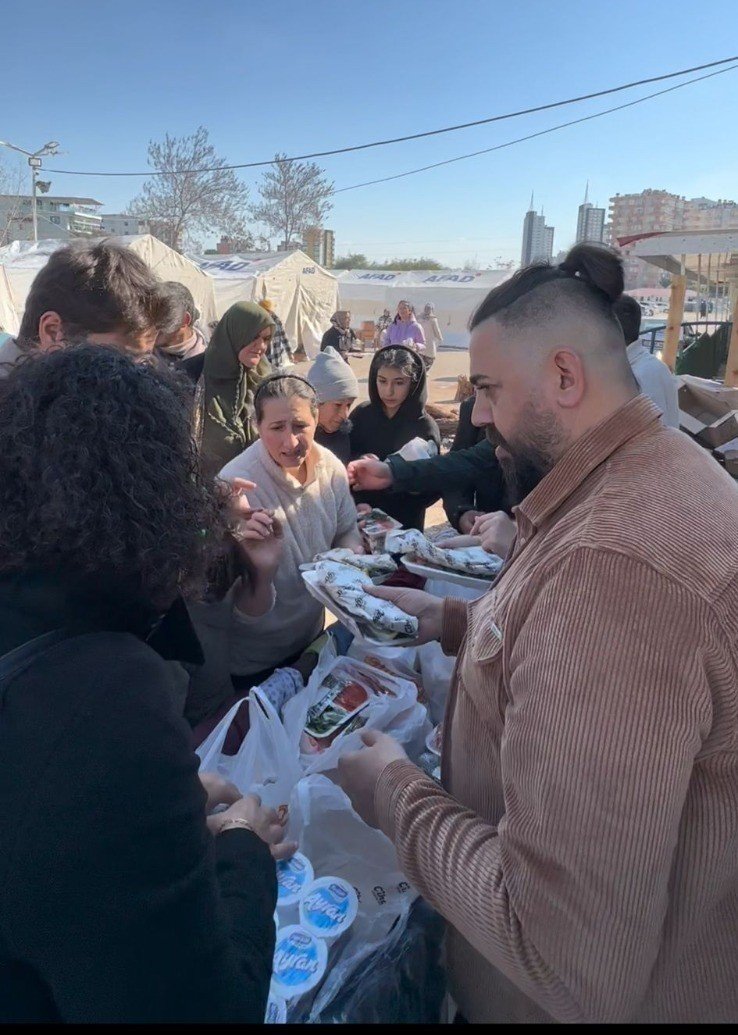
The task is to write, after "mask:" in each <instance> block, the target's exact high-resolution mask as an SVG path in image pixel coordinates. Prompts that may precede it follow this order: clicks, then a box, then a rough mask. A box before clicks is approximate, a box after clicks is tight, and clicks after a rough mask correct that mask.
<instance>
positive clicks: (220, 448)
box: [202, 302, 274, 474]
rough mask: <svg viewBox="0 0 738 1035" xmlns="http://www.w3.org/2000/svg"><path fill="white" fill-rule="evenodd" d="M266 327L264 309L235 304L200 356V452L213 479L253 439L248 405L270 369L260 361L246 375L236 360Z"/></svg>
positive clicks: (268, 319)
mask: <svg viewBox="0 0 738 1035" xmlns="http://www.w3.org/2000/svg"><path fill="white" fill-rule="evenodd" d="M266 327H274V320H273V319H272V318H271V316H270V315H269V313H268V312H267V311H266V310H265V309H262V307H261V306H260V305H258V304H257V303H256V302H237V303H236V304H235V305H232V306H231V308H230V309H229V310H228V311H227V312H226V313H225V314H224V316H223V318H222V319H221V320H220V322H219V323H218V326H217V327H216V328H215V331H214V332H213V336H212V338H211V339H210V343H209V344H208V347H207V350H206V352H205V362H204V365H203V378H204V382H205V399H204V412H203V430H202V452H203V459H204V460H205V463H206V466H207V468H209V469H210V471H211V472H212V473H213V474H217V473H218V471H219V470H220V469H221V468H222V467H223V466H224V465H225V464H227V463H228V462H229V460H233V458H234V457H236V456H238V454H239V453H242V452H243V450H244V449H246V448H247V446H250V445H251V443H252V442H254V441H255V440H256V438H257V437H258V436H257V433H256V428H255V426H254V424H253V421H252V402H253V397H254V392H255V391H256V389H257V387H258V386H259V384H260V383H261V382H262V381H263V380H264V378H265V377H267V376H268V375H269V373H271V366H270V365H269V362H268V361H267V359H266V357H264V358H263V359H261V360H260V361H259V365H258V366H257V367H255V368H254V369H252V370H247V369H246V368H245V367H244V366H242V365H241V363H239V361H238V354H239V352H240V351H241V349H242V348H243V347H244V346H245V345H250V344H251V342H252V341H254V339H255V338H257V337H258V336H259V334H260V333H261V331H263V330H264V329H265V328H266Z"/></svg>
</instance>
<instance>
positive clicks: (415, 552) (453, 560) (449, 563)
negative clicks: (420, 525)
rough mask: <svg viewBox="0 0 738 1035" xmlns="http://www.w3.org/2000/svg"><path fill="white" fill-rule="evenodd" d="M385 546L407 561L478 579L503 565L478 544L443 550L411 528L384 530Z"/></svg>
mask: <svg viewBox="0 0 738 1035" xmlns="http://www.w3.org/2000/svg"><path fill="white" fill-rule="evenodd" d="M386 549H387V552H388V553H399V554H402V555H403V556H406V557H408V558H409V559H410V560H411V561H419V562H420V563H422V564H427V565H428V566H429V567H431V568H442V569H445V570H447V571H456V572H459V573H460V574H462V575H472V576H474V577H476V578H482V579H493V578H494V577H495V575H497V573H498V572H499V570H500V568H501V567H502V565H503V564H504V561H503V560H502V558H501V557H497V556H496V555H495V554H493V553H487V551H486V550H483V549H482V547H481V546H465V547H460V548H459V549H456V550H444V549H442V548H441V547H440V546H436V545H435V544H434V543H432V542H431V541H430V539H428V538H427V537H426V536H424V535H423V533H422V532H418V531H417V530H416V529H414V528H409V529H401V530H395V531H392V532H390V533H388V535H387V542H386Z"/></svg>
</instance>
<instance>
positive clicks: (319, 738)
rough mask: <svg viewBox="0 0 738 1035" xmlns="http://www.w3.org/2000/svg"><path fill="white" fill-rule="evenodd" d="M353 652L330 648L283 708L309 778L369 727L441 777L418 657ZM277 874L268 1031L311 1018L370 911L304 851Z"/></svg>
mask: <svg viewBox="0 0 738 1035" xmlns="http://www.w3.org/2000/svg"><path fill="white" fill-rule="evenodd" d="M351 653H352V655H355V656H344V657H335V654H334V653H333V652H332V649H331V647H330V646H329V648H328V649H327V651H326V652H325V655H326V656H321V660H320V662H319V665H318V668H317V669H316V671H315V673H314V674H313V678H312V679H311V680H310V682H309V684H308V686H307V688H306V689H305V690H304V691H302V693H300V694H298V695H297V696H296V697H294V698H292V700H291V701H289V702H288V703H287V705H286V706H285V708H284V710H283V723H284V726H285V729H286V730H287V733H288V735H289V736H290V738H291V740H292V741H293V742H294V739H295V736H296V735H299V740H298V748H299V753H300V759H301V763H302V766H303V769H304V773H305V776H306V778H307V779H308V780H309V779H311V778H312V777H311V775H310V774H323V773H328V772H334V771H335V768H336V766H337V764H338V758H339V757H340V755H341V754H343V753H344V752H345V751H351V750H357V749H358V748H359V746H360V740H359V734H358V731H359V730H360V729H361V728H363V727H369V728H374V729H380V730H382V731H383V732H389V733H391V734H392V735H393V736H395V737H396V738H397V739H398V740H399V741H400V742H401V743H403V745H404V747H405V749H406V750H407V751H408V754H409V756H410V757H411V758H412V760H413V761H415V762H416V763H418V764H419V765H421V766H422V768H423V769H424V770H425V771H426V772H427V773H428V774H429V775H430V774H434V775H435V777H436V778H437V779H439V778H440V773H439V771H438V765H439V761H440V759H439V757H438V754H437V751H438V750H440V748H437V747H436V743H437V730H434V729H432V727H431V724H430V721H429V719H428V714H427V711H426V708H425V698H424V693H423V687H422V683H421V677H420V675H419V673H418V672H417V671H416V669H415V662H416V657H415V654H416V652H415V651H414V650H409V649H406V650H401V649H398V648H383V649H382V650H381V651H380V652H377V651H373V650H371V649H369V648H366V647H364V646H362V645H359V644H354V646H353V647H352V652H351ZM352 734H353V736H352ZM303 782H305V781H304V780H303V781H301V783H303ZM316 819H317V817H313V818H312V821H316ZM373 833H376V836H377V837H378V838H382V837H383V835H381V834H380V833H379V832H373ZM300 847H301V848H302V847H303V845H302V843H301V845H300ZM329 869H330V861H329V863H328V870H329ZM277 871H278V872H277V880H278V900H277V911H276V913H275V922H276V925H277V936H276V946H275V954H274V965H273V972H272V983H271V989H270V995H269V1003H268V1007H267V1014H266V1021H267V1023H285V1021H294V1020H298V1019H304V1018H306V1017H307V1016H308V1014H309V1011H310V1008H311V1007H310V1004H311V1002H313V1001H314V998H315V996H316V995H318V994H319V993H320V988H321V983H322V982H323V981H324V979H326V976H327V975H328V974H329V973H330V971H331V968H332V967H333V966H334V965H335V964H336V961H338V960H339V959H341V954H342V952H343V950H344V949H345V948H346V946H347V943H348V942H349V940H350V939H351V936H352V935H351V928H352V925H354V922H355V921H356V920H357V917H358V918H359V919H360V920H363V919H364V916H363V910H364V908H369V907H370V906H371V905H372V903H371V902H370V903H368V904H367V902H366V898H364V899H363V900H362V897H361V896H360V895H358V894H357V888H355V887H354V886H352V884H351V883H350V882H349V881H347V880H345V879H343V878H341V877H337V876H332V875H331V874H330V872H326V869H325V867H324V866H323V865H322V860H321V859H319V858H317V857H313V858H312V859H308V858H307V855H306V854H303V852H302V851H298V853H297V854H296V855H295V856H293V858H292V859H290V860H288V861H286V862H282V863H279V864H278V866H277ZM407 888H408V885H405V889H406V890H407ZM366 919H367V920H369V919H370V918H369V917H368V916H367V918H366ZM345 955H346V954H345V953H344V958H345Z"/></svg>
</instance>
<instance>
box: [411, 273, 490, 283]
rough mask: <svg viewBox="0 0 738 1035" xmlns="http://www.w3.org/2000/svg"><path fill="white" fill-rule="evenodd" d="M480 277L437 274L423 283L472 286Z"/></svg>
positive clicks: (466, 274)
mask: <svg viewBox="0 0 738 1035" xmlns="http://www.w3.org/2000/svg"><path fill="white" fill-rule="evenodd" d="M478 276H479V274H478V273H435V274H433V276H431V277H426V278H425V280H424V281H423V283H424V284H442V283H444V281H445V282H446V283H453V284H470V283H471V282H472V281H473V280H476V279H477V277H478Z"/></svg>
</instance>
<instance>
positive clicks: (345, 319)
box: [338, 313, 351, 331]
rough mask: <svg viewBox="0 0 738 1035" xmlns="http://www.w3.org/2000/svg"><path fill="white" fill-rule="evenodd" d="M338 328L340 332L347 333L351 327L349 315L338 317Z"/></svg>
mask: <svg viewBox="0 0 738 1035" xmlns="http://www.w3.org/2000/svg"><path fill="white" fill-rule="evenodd" d="M338 326H339V327H340V328H341V330H342V331H347V330H348V329H349V327H350V326H351V313H344V314H343V315H342V316H339V317H338Z"/></svg>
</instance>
